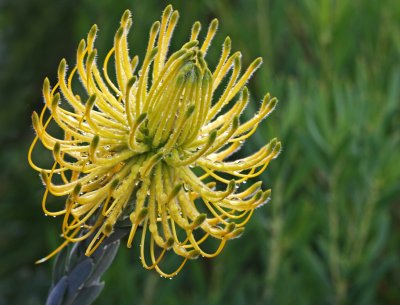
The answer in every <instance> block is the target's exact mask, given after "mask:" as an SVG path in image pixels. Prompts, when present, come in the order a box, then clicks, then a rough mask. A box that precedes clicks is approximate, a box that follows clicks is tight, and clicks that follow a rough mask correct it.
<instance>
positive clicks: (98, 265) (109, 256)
mask: <svg viewBox="0 0 400 305" xmlns="http://www.w3.org/2000/svg"><path fill="white" fill-rule="evenodd" d="M119 245H120V241H119V240H116V241H114V242H113V243H112V244H109V245H107V246H105V247H104V249H105V250H104V253H103V255H102V256H101V257H100V258H98V261H97V262H95V265H94V268H93V272H92V274H91V276H90V278H89V279H88V280H87V283H88V284H89V285H90V284H92V283H99V281H100V277H101V276H102V275H103V273H104V272H105V271H106V270H107V269H108V267H110V265H111V263H112V262H113V260H114V258H115V255H116V254H117V252H118V248H119Z"/></svg>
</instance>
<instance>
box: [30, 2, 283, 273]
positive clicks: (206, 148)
mask: <svg viewBox="0 0 400 305" xmlns="http://www.w3.org/2000/svg"><path fill="white" fill-rule="evenodd" d="M178 18H179V14H178V12H177V11H174V10H173V9H172V6H168V7H167V8H166V9H165V11H164V13H163V16H162V18H161V22H158V21H157V22H155V23H154V24H153V26H152V28H151V30H150V35H149V42H148V46H147V52H146V55H145V57H144V60H143V63H142V64H141V66H140V69H139V68H138V67H139V60H138V57H137V56H134V57H133V58H131V57H130V56H129V52H128V42H127V35H128V32H129V30H130V27H131V25H132V21H131V14H130V12H129V11H126V12H125V13H124V14H123V16H122V19H121V25H120V28H119V29H118V30H117V32H116V35H115V39H114V46H113V48H112V49H111V50H110V51H109V53H108V54H107V56H106V57H105V59H104V62H103V64H102V69H101V68H99V66H98V63H97V50H96V49H95V48H94V41H95V37H96V33H97V27H96V26H93V27H92V29H91V30H90V32H89V34H88V37H87V39H86V40H82V41H81V42H80V44H79V46H78V50H77V55H76V61H77V63H76V65H75V66H74V67H73V68H72V69H71V71H70V72H69V73H67V63H66V61H65V60H64V59H63V60H62V61H61V63H60V65H59V68H58V82H57V83H56V85H55V86H53V87H51V86H50V82H49V80H48V79H47V78H46V79H45V81H44V85H43V96H44V100H45V106H44V108H43V111H42V112H41V113H40V114H37V113H36V112H34V113H33V115H32V120H33V127H34V129H35V131H36V134H37V136H36V138H35V140H34V141H33V143H32V145H31V148H30V150H29V162H30V164H31V166H32V167H33V168H34V169H35V170H37V171H39V172H40V173H41V176H42V180H43V182H44V184H45V186H46V191H45V194H44V198H43V204H42V205H43V210H44V212H45V213H46V214H47V215H51V216H63V224H62V237H63V238H64V239H65V241H64V243H63V244H61V246H60V247H59V248H57V249H56V250H55V251H54V252H53V253H51V254H50V255H49V256H47V257H45V258H44V259H43V260H46V259H48V258H49V257H51V256H52V255H54V254H55V253H57V252H58V251H59V250H60V249H62V248H63V247H65V246H66V245H67V244H68V243H74V242H78V241H81V240H84V239H87V238H91V242H90V244H89V246H88V248H87V249H86V255H91V254H92V253H93V252H94V251H95V250H96V248H97V247H99V245H100V244H101V243H102V241H103V240H104V238H106V237H107V236H109V235H110V234H111V233H112V232H113V228H114V226H115V224H116V223H117V221H118V220H120V219H121V218H129V220H130V226H131V229H130V234H129V238H128V242H127V245H128V247H130V246H131V244H132V241H133V238H134V236H135V233H136V232H137V231H138V228H139V227H140V228H141V241H140V243H141V247H140V252H141V253H140V257H141V261H142V264H143V266H144V267H146V268H148V269H153V268H155V269H156V270H157V271H158V272H159V273H160V274H161V275H163V276H173V275H175V274H176V273H177V272H178V271H179V270H180V269H181V268H182V267H183V265H184V264H185V262H186V261H187V260H188V259H191V258H196V257H197V256H199V255H201V256H204V257H213V256H216V255H218V254H219V253H220V251H221V250H222V248H223V247H224V245H225V243H226V241H227V240H229V239H232V238H236V237H238V236H239V235H241V233H242V232H243V230H244V225H245V224H246V223H247V221H248V220H249V219H250V217H251V215H252V213H253V211H254V209H256V208H257V207H259V206H261V205H262V204H263V203H265V202H267V201H268V199H269V197H270V193H271V191H270V190H266V191H264V190H262V189H261V182H260V181H258V182H252V181H254V180H253V178H255V177H257V176H258V175H260V174H261V173H262V172H263V171H264V170H265V169H266V167H267V166H268V164H269V162H270V161H271V160H272V159H273V158H275V157H276V156H277V155H278V154H279V151H280V147H281V146H280V142H278V141H277V140H276V139H273V140H271V141H270V142H269V143H268V144H267V145H265V146H264V147H262V148H261V149H259V150H258V151H257V152H255V153H254V154H252V155H250V156H248V157H244V158H241V159H238V160H235V161H232V157H231V156H232V155H233V154H234V153H236V152H237V151H238V150H239V149H240V148H241V146H242V145H243V143H244V141H245V140H246V139H247V138H248V137H250V136H251V135H252V134H253V133H254V132H255V131H256V129H257V126H258V124H259V123H260V122H261V121H262V120H263V119H264V118H265V117H266V116H268V114H269V113H270V112H271V111H272V110H273V109H274V107H275V105H276V103H277V100H276V99H275V98H271V97H270V95H269V94H267V95H266V96H265V97H264V99H263V101H262V103H261V106H260V109H259V110H258V112H257V114H256V115H254V117H252V118H250V119H249V120H248V121H246V122H244V123H241V122H240V120H239V118H240V115H241V114H242V112H243V111H244V109H245V107H246V105H247V104H248V103H249V91H248V89H247V87H246V86H245V84H246V83H247V81H248V80H249V78H250V77H251V75H252V74H253V73H254V72H255V70H257V69H258V68H259V66H260V65H261V63H262V60H261V58H257V59H256V60H254V61H253V62H252V63H251V64H250V65H249V67H248V68H247V69H246V70H245V71H244V72H243V73H241V66H242V65H241V53H240V52H236V53H233V54H231V40H230V38H229V37H227V38H226V39H225V42H224V44H223V48H222V54H221V57H220V59H219V62H218V64H217V65H216V67H215V68H214V70H213V71H211V70H210V68H209V67H208V64H207V62H206V60H205V55H206V53H207V50H208V48H209V46H210V44H211V41H212V39H213V37H214V35H215V33H216V30H217V27H218V21H217V20H216V19H215V20H213V21H212V22H211V24H210V26H209V28H208V31H207V34H206V36H205V38H204V40H203V42H202V43H200V42H199V40H198V35H199V33H200V30H201V25H200V23H199V22H196V23H194V25H193V27H192V30H191V35H190V39H189V41H188V42H187V43H185V44H184V45H183V46H182V47H181V49H180V50H178V51H176V52H175V53H172V54H171V55H169V56H168V47H169V44H170V40H171V37H172V34H173V31H174V29H175V27H176V24H177V21H178ZM112 58H113V59H114V62H115V77H110V75H109V73H110V72H109V70H110V68H109V62H110V60H111V59H112ZM76 79H79V80H80V84H81V85H79V83H77V82H76V81H75V80H76ZM76 84H78V86H80V88H78V89H75V85H76ZM223 86H225V89H223V90H222V89H220V87H223ZM73 87H74V88H73ZM218 89H219V90H218ZM76 92H79V94H78V93H76ZM217 92H222V93H218V94H217ZM52 122H55V123H56V125H57V126H58V129H61V131H62V136H61V137H58V136H55V135H52V134H51V133H53V132H51V131H49V130H51V129H52V128H49V125H51V124H52ZM38 140H40V142H41V143H42V144H43V146H44V147H45V148H46V149H48V150H50V151H51V152H52V155H53V158H54V165H53V166H52V167H51V168H42V167H40V166H38V165H36V164H35V163H34V162H33V161H32V152H33V150H34V148H35V146H36V144H37V143H38ZM249 180H250V181H249ZM248 181H249V182H252V183H248V184H247V185H246V186H244V184H245V183H246V182H248ZM240 185H241V187H240V188H239V186H240ZM49 193H50V194H52V195H54V196H66V197H67V199H66V203H65V206H64V207H63V208H62V209H61V210H58V211H52V210H50V209H48V207H47V197H48V194H49ZM210 238H212V239H214V240H216V241H217V242H218V243H217V246H216V247H215V249H214V251H211V252H207V251H206V250H205V248H207V247H204V245H205V244H206V242H207V240H209V239H210ZM168 250H172V251H173V252H175V253H176V254H177V255H179V256H181V257H182V258H183V261H182V263H181V264H180V265H179V266H178V267H177V269H176V270H175V271H174V272H172V273H166V272H164V271H163V270H162V268H161V267H160V263H161V261H162V259H163V257H164V256H165V254H166V253H167V251H168ZM43 260H41V261H43Z"/></svg>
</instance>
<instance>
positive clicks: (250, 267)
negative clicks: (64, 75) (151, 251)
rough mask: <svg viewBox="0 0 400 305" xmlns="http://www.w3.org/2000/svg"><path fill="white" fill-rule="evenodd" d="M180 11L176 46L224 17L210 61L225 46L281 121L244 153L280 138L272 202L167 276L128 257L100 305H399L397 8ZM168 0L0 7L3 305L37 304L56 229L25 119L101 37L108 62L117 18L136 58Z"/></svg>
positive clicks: (210, 7)
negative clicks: (240, 230)
mask: <svg viewBox="0 0 400 305" xmlns="http://www.w3.org/2000/svg"><path fill="white" fill-rule="evenodd" d="M171 2H172V4H173V5H174V7H175V8H177V9H179V11H180V15H181V18H180V22H179V25H178V28H177V30H176V32H175V38H174V41H173V44H172V48H173V49H174V48H176V46H179V44H180V43H182V42H183V41H184V40H185V39H186V38H187V36H188V35H189V32H190V26H191V24H192V23H193V22H194V21H195V20H200V21H201V22H202V23H203V27H206V26H207V24H208V22H209V21H210V20H211V19H212V18H214V17H217V18H218V19H219V20H220V30H219V34H218V36H217V38H216V39H215V41H214V43H213V48H212V51H210V54H209V56H208V58H209V61H210V62H211V63H215V62H216V60H217V56H218V54H219V52H220V50H221V44H222V41H223V39H224V37H225V36H226V35H229V36H230V37H231V38H232V41H233V49H234V50H241V51H242V53H243V60H244V62H245V63H250V62H251V60H252V59H254V58H255V57H257V56H262V57H263V58H264V65H263V66H262V68H261V69H260V70H259V71H258V72H257V74H256V75H255V76H254V77H253V79H252V82H251V83H250V89H251V90H252V91H251V92H252V99H253V102H254V103H253V104H252V107H249V108H248V109H247V113H248V114H251V113H254V112H255V111H256V109H257V104H258V101H259V100H260V99H261V98H262V96H263V94H264V93H265V91H266V90H268V91H269V92H271V93H272V94H273V95H275V96H278V97H279V100H280V103H279V106H278V108H277V110H276V111H275V112H274V113H273V114H272V115H271V116H270V118H269V119H268V120H267V121H266V122H264V123H263V124H262V127H261V128H259V131H258V133H257V134H256V135H255V136H253V137H252V139H251V141H250V142H249V143H248V144H247V145H246V149H247V150H248V151H249V152H250V151H253V150H255V149H256V148H257V147H260V146H261V145H262V144H263V143H265V142H266V141H267V140H268V139H270V138H272V137H274V136H277V137H278V138H279V139H281V141H282V143H283V152H282V154H281V155H280V157H279V158H278V159H276V160H274V162H272V163H271V165H270V167H269V170H268V171H267V173H266V174H265V175H264V176H262V179H263V180H264V184H265V185H267V186H268V187H271V188H272V190H273V199H272V201H271V202H270V204H268V205H267V206H264V207H263V208H261V209H259V210H257V211H256V213H255V216H254V217H253V219H252V220H251V221H250V224H249V225H248V228H247V230H246V232H245V234H244V235H243V237H242V238H240V239H236V240H234V241H231V242H230V243H229V244H228V246H227V247H226V248H225V249H224V251H223V253H222V254H221V255H220V256H219V257H217V258H215V259H212V260H206V259H199V260H197V261H192V262H190V263H189V264H187V266H185V268H184V270H183V271H182V272H181V273H180V274H179V275H178V276H177V277H175V278H174V279H173V280H171V281H170V280H166V279H163V278H160V277H159V276H158V275H157V274H156V273H155V272H149V271H145V270H143V269H142V267H141V265H140V263H139V260H138V255H139V254H138V248H135V249H133V250H129V251H128V250H127V249H125V247H121V249H120V251H119V253H118V256H117V259H116V261H115V262H114V264H113V265H112V267H111V269H110V270H109V271H108V272H107V274H106V277H105V280H106V282H107V284H106V288H105V289H104V291H103V293H102V294H101V296H100V298H99V299H98V300H97V301H96V303H95V304H97V305H101V304H120V305H129V304H147V305H150V304H163V305H164V304H174V305H177V304H232V305H235V304H278V305H285V304H296V305H302V304H353V305H355V304H360V305H361V304H365V305H367V304H389V305H390V304H393V305H395V304H400V289H399V288H400V255H399V254H400V234H399V233H400V60H399V59H400V2H399V1H391V0H381V1H378V0H352V1H350V0H336V1H334V0H299V1H289V0H285V1H283V0H282V1H272V0H234V1H228V0H218V1H217V0H198V1H184V0H181V1H178V0H176V1H171ZM166 4H168V3H167V2H166V1H161V0H151V1H144V0H121V1H112V0H31V1H28V0H15V1H11V0H3V1H0V103H1V107H0V141H1V146H0V147H1V153H0V162H1V163H0V164H1V171H0V201H1V202H0V223H1V227H0V304H1V305H6V304H7V305H8V304H14V305H34V304H44V302H45V298H46V294H47V290H48V288H49V287H48V285H49V283H50V269H51V263H47V264H42V265H38V266H37V265H34V264H33V262H34V261H35V260H36V259H38V258H40V257H42V256H43V255H45V254H47V253H48V252H49V251H50V250H51V249H53V248H54V247H55V246H56V245H57V244H58V243H59V238H58V234H59V225H60V219H48V218H46V217H44V216H43V214H42V212H41V208H40V200H41V195H42V192H43V187H42V185H41V182H40V179H39V178H38V176H37V174H36V173H34V172H33V171H32V170H31V169H30V168H29V166H28V165H27V161H26V152H27V149H28V147H29V144H30V142H31V140H32V139H33V130H32V128H31V123H30V115H31V113H32V111H33V110H38V109H40V108H41V105H42V97H41V84H42V81H43V79H44V77H45V76H49V77H50V79H51V80H52V82H53V83H54V82H55V79H56V71H57V66H58V62H59V61H60V60H61V58H63V57H65V58H66V59H67V61H69V62H71V63H73V62H74V60H75V56H74V52H75V49H76V47H77V45H78V42H79V40H80V39H81V38H82V37H85V36H86V34H87V32H88V30H89V29H90V26H91V25H92V24H93V23H97V24H98V25H99V28H100V32H99V38H98V40H97V47H98V49H99V53H100V54H101V55H100V56H104V55H105V51H106V50H107V49H108V48H110V46H111V44H112V39H113V35H114V32H115V31H116V29H117V27H118V22H119V18H120V16H121V15H122V13H123V11H124V10H125V9H126V8H129V9H131V10H132V12H133V16H134V17H133V18H134V19H133V20H134V27H133V34H131V36H130V38H131V51H132V52H134V53H136V54H139V55H143V52H144V49H145V45H146V43H147V33H148V30H149V28H150V25H151V23H152V22H153V21H155V20H157V19H158V18H159V16H160V15H161V11H162V9H163V8H164V7H165V6H166Z"/></svg>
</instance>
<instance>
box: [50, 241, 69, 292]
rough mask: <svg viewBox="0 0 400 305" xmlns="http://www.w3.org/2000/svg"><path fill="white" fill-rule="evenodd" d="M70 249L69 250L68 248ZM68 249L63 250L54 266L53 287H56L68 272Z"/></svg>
mask: <svg viewBox="0 0 400 305" xmlns="http://www.w3.org/2000/svg"><path fill="white" fill-rule="evenodd" d="M67 249H68V248H67ZM67 249H65V248H64V249H63V250H62V251H61V252H59V253H58V255H57V257H56V259H55V261H54V265H53V272H52V274H53V278H52V286H54V285H55V284H56V283H57V282H58V281H59V280H60V279H61V277H62V276H63V275H64V274H65V270H66V266H65V264H66V258H67V254H68V251H67Z"/></svg>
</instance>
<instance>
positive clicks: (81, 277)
mask: <svg viewBox="0 0 400 305" xmlns="http://www.w3.org/2000/svg"><path fill="white" fill-rule="evenodd" d="M93 266H94V265H93V261H92V259H91V258H85V259H84V260H83V261H81V262H80V263H79V264H77V265H76V267H75V268H74V269H73V270H72V271H71V272H70V273H69V274H68V296H69V297H70V296H72V295H73V294H75V293H76V292H77V291H78V289H79V288H80V287H81V286H82V285H83V284H84V283H85V281H86V280H87V278H88V277H89V275H90V273H91V272H92V270H93Z"/></svg>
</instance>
